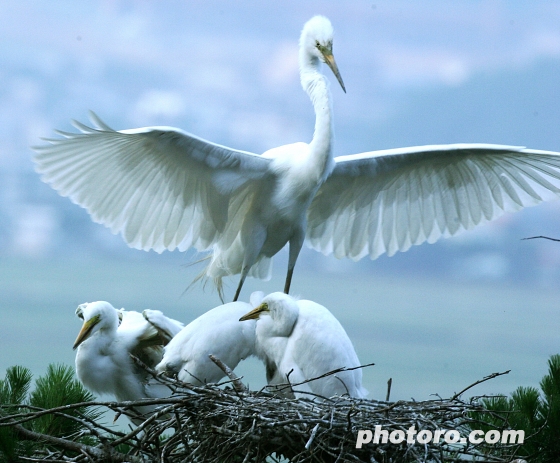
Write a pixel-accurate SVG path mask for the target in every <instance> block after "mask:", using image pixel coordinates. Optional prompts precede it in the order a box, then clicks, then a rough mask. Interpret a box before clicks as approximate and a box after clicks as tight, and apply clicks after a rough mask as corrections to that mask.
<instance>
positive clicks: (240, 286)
mask: <svg viewBox="0 0 560 463" xmlns="http://www.w3.org/2000/svg"><path fill="white" fill-rule="evenodd" d="M249 268H250V267H243V271H242V272H241V278H240V279H239V285H237V290H236V291H235V296H233V302H235V301H237V299H238V298H239V293H240V292H241V288H242V287H243V283H245V278H246V277H247V273H249Z"/></svg>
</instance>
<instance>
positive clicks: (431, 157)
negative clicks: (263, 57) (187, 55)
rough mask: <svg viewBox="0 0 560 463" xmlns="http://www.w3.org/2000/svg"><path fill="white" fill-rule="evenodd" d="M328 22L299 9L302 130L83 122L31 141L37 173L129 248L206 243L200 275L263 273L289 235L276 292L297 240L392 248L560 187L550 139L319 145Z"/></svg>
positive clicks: (361, 249)
mask: <svg viewBox="0 0 560 463" xmlns="http://www.w3.org/2000/svg"><path fill="white" fill-rule="evenodd" d="M332 48H333V28H332V25H331V23H330V21H329V20H328V19H327V18H325V17H323V16H315V17H313V18H311V19H310V20H309V21H308V22H307V23H306V24H305V25H304V27H303V31H302V33H301V36H300V41H299V68H300V80H301V84H302V87H303V89H304V91H305V92H306V93H307V95H308V96H309V98H310V99H311V102H312V104H313V108H314V110H315V130H314V133H313V138H312V140H311V142H310V143H309V144H307V143H294V144H289V145H284V146H280V147H278V148H273V149H271V150H269V151H266V152H265V153H263V154H262V155H261V156H259V155H256V154H253V153H248V152H246V151H240V150H235V149H231V148H227V147H225V146H222V145H218V144H215V143H212V142H209V141H206V140H203V139H201V138H198V137H196V136H194V135H191V134H189V133H186V132H183V131H181V130H179V129H175V128H171V127H144V128H139V129H131V130H122V131H115V130H113V129H111V128H110V127H109V126H107V125H106V124H105V123H103V122H102V121H101V120H100V119H99V118H98V117H97V116H96V115H95V114H93V113H92V114H91V119H92V122H93V125H94V128H91V127H87V126H85V125H83V124H81V123H78V122H75V123H74V124H75V126H76V127H77V128H78V129H79V130H80V131H81V132H82V133H78V134H76V133H65V132H59V133H60V134H61V135H62V136H63V137H64V138H63V139H56V140H48V141H49V142H50V145H47V146H42V147H38V148H36V151H37V155H36V156H35V163H36V169H37V171H38V172H39V173H40V174H41V175H42V179H43V181H45V182H47V183H49V184H50V185H51V186H52V187H53V188H54V189H55V190H57V191H58V192H59V193H60V194H61V195H63V196H68V197H69V198H70V199H71V200H72V201H73V202H75V203H77V204H79V205H81V206H82V207H84V208H86V209H87V210H88V212H89V213H90V214H91V217H92V219H93V220H94V221H95V222H99V223H102V224H104V225H106V226H107V227H109V228H110V229H111V231H112V232H113V233H120V234H121V235H122V236H123V238H124V240H125V241H126V243H127V244H128V245H129V246H131V247H134V248H137V249H144V250H149V249H154V250H155V251H156V252H163V251H164V250H166V249H167V250H174V249H176V248H177V249H179V250H181V251H184V250H186V249H188V248H190V247H194V248H195V249H197V250H198V251H211V256H210V257H211V259H210V263H209V265H208V267H207V268H206V269H205V271H204V273H203V274H202V275H201V277H203V278H210V279H213V280H214V282H215V283H216V286H217V288H218V292H219V293H220V296H222V278H223V277H225V276H228V275H234V274H240V279H239V284H238V286H237V290H236V292H235V296H234V300H237V298H238V297H239V294H240V291H241V288H242V286H243V283H244V281H245V278H246V277H247V276H248V275H250V276H253V277H258V278H266V279H267V278H269V277H270V272H271V258H272V256H274V255H275V254H276V253H277V252H278V251H280V249H282V248H283V247H284V246H285V245H286V244H288V245H289V257H288V270H287V274H286V280H285V285H284V292H286V293H288V292H289V290H290V285H291V281H292V275H293V271H294V267H295V264H296V261H297V258H298V255H299V253H300V250H301V247H302V244H303V242H304V240H305V241H306V242H307V244H308V245H309V246H310V247H312V248H313V249H316V250H318V251H320V252H322V253H324V254H325V255H328V254H334V256H335V257H337V258H342V257H348V258H351V259H353V260H358V259H361V258H362V257H364V256H369V257H370V258H371V259H376V258H377V257H378V256H380V255H381V254H383V253H387V254H388V255H393V254H395V253H396V252H398V251H406V250H408V249H409V248H410V247H411V246H413V245H419V244H422V243H424V242H426V241H427V242H429V243H433V242H435V241H437V240H438V239H440V238H441V237H448V236H452V235H455V234H457V233H460V232H462V231H464V230H469V229H472V228H473V227H475V226H477V225H480V224H483V223H485V222H488V221H490V220H494V219H496V218H498V217H500V216H501V215H503V214H504V213H505V212H513V211H517V210H519V209H522V208H523V207H526V206H533V205H536V204H538V203H540V202H542V201H547V200H550V199H553V198H557V197H558V196H559V195H560V155H559V153H556V152H549V151H539V150H532V149H525V148H523V147H515V146H504V145H490V144H454V145H429V146H416V147H411V148H398V149H391V150H382V151H370V152H365V153H361V154H354V155H349V156H340V157H336V158H335V157H334V156H333V113H332V104H331V95H330V92H329V86H328V82H327V79H326V77H325V76H324V75H323V74H322V73H321V72H320V67H321V64H322V63H324V64H326V65H327V66H328V67H330V69H331V70H332V72H333V73H334V75H335V77H336V79H337V80H338V82H339V84H340V85H341V87H342V89H343V90H344V83H343V81H342V78H341V76H340V73H339V71H338V67H337V65H336V63H335V60H334V57H333V52H332Z"/></svg>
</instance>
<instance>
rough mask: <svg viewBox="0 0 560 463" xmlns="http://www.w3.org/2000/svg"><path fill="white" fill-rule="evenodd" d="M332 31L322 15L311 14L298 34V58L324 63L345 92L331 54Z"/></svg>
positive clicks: (329, 23)
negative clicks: (299, 34)
mask: <svg viewBox="0 0 560 463" xmlns="http://www.w3.org/2000/svg"><path fill="white" fill-rule="evenodd" d="M333 37H334V31H333V27H332V25H331V22H330V21H329V20H328V19H327V18H325V17H324V16H320V15H318V16H313V17H312V18H311V19H310V20H309V21H307V22H306V23H305V26H303V30H302V31H301V36H300V42H299V46H300V53H302V54H303V56H301V55H300V59H304V60H305V59H309V60H311V61H313V60H319V61H321V62H323V63H325V64H326V65H327V66H328V67H329V68H331V71H332V72H333V74H334V75H335V77H336V79H337V80H338V83H339V84H340V86H341V87H342V90H344V92H346V88H345V87H344V82H343V81H342V77H341V75H340V72H339V71H338V66H337V65H336V62H335V60H334V56H333V51H332V49H333Z"/></svg>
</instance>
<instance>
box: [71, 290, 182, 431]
mask: <svg viewBox="0 0 560 463" xmlns="http://www.w3.org/2000/svg"><path fill="white" fill-rule="evenodd" d="M151 312H157V311H151ZM158 313H159V314H161V312H158ZM76 315H77V316H78V317H80V318H81V319H82V320H83V321H84V324H83V326H82V329H81V331H80V333H79V334H78V337H77V338H76V341H75V342H74V349H77V353H76V373H77V375H78V378H79V380H80V381H81V382H82V384H83V385H84V386H85V387H86V388H88V389H89V390H91V391H92V392H95V393H98V394H110V395H112V396H114V397H115V398H116V400H118V401H123V400H139V399H144V398H153V397H162V396H166V395H169V394H170V391H169V389H167V388H166V387H165V386H163V385H161V384H152V383H150V381H149V375H148V373H147V372H146V371H145V370H144V369H143V368H141V367H140V366H138V365H137V364H135V363H134V361H133V360H132V359H131V357H130V354H132V355H135V356H136V357H138V358H139V359H140V360H141V361H142V362H144V363H145V364H146V365H147V366H149V367H152V368H153V367H154V366H155V365H156V364H157V363H158V362H159V361H160V360H161V358H162V350H163V346H164V345H165V344H167V342H168V341H169V337H168V330H169V327H171V326H174V328H172V329H173V330H175V331H178V330H180V329H181V327H182V324H181V323H179V322H176V321H175V320H171V319H168V318H166V317H163V315H161V317H160V319H159V323H165V324H166V325H167V327H166V329H165V330H161V329H159V327H158V324H157V323H156V324H152V323H149V322H147V321H146V320H145V319H144V317H143V316H142V314H140V313H138V312H132V311H125V310H116V309H115V308H114V307H113V306H112V305H111V304H109V303H108V302H104V301H98V302H91V303H85V304H81V305H80V306H78V308H77V309H76ZM154 318H155V317H154ZM163 319H165V320H163ZM139 411H141V412H142V413H147V412H149V411H152V408H151V407H139ZM133 421H135V420H133ZM137 424H138V423H137Z"/></svg>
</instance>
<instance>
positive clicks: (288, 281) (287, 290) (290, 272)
mask: <svg viewBox="0 0 560 463" xmlns="http://www.w3.org/2000/svg"><path fill="white" fill-rule="evenodd" d="M293 274H294V269H293V268H288V274H287V275H286V283H285V284H284V292H285V293H286V294H290V285H291V284H292V275H293Z"/></svg>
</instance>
